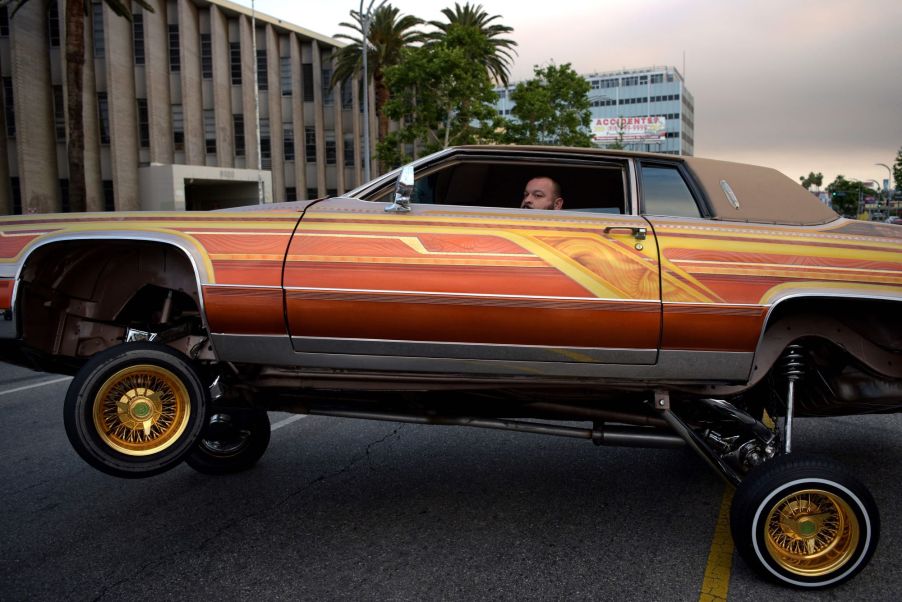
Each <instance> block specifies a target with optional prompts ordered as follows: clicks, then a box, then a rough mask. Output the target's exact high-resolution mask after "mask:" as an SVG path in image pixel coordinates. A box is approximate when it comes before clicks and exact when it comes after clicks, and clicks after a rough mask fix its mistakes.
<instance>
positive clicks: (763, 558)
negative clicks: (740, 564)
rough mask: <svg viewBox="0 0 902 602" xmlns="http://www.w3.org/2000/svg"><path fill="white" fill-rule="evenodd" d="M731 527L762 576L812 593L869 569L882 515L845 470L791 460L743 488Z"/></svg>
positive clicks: (766, 468) (765, 469) (757, 474)
mask: <svg viewBox="0 0 902 602" xmlns="http://www.w3.org/2000/svg"><path fill="white" fill-rule="evenodd" d="M730 528H731V531H732V533H733V541H734V542H735V544H736V549H737V551H738V552H739V555H740V556H742V558H743V560H745V562H746V563H747V564H748V565H749V566H751V567H752V568H753V569H755V570H756V571H757V572H758V573H760V574H761V575H763V576H764V577H766V578H769V579H771V580H775V581H777V582H780V583H782V584H784V585H790V586H794V587H798V588H802V589H812V590H813V589H821V588H826V587H833V586H836V585H839V584H840V583H843V582H845V581H848V580H849V579H851V578H852V577H854V576H855V575H856V574H857V573H858V572H859V571H861V570H862V569H863V568H864V567H865V565H867V563H868V561H869V560H870V558H871V556H872V555H873V553H874V549H875V548H876V547H877V540H878V538H879V535H880V517H879V515H878V512H877V505H876V504H875V503H874V499H873V498H872V497H871V494H870V492H869V491H868V490H867V488H865V486H864V485H862V484H861V483H860V482H859V481H858V479H856V478H855V477H854V476H853V475H852V474H851V473H850V472H849V471H847V470H846V469H845V468H843V467H842V466H840V465H838V464H837V463H836V462H833V461H832V460H828V459H826V458H818V457H812V456H805V455H799V454H790V455H786V456H780V457H778V458H775V459H774V460H771V461H769V462H766V463H765V464H764V465H762V466H760V467H759V468H757V469H755V470H754V471H752V472H751V473H750V474H749V476H748V477H747V478H746V479H745V480H744V481H743V482H742V483H741V484H740V485H739V487H738V488H737V490H736V494H735V496H734V497H733V505H732V507H731V509H730Z"/></svg>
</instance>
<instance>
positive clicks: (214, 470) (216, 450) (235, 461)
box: [186, 409, 271, 475]
mask: <svg viewBox="0 0 902 602" xmlns="http://www.w3.org/2000/svg"><path fill="white" fill-rule="evenodd" d="M270 431H271V428H270V425H269V414H267V413H266V411H265V410H250V409H242V410H222V411H220V412H216V413H214V414H213V415H212V416H210V418H209V419H208V420H207V427H206V429H205V430H204V433H203V434H202V435H201V439H200V441H198V442H197V446H196V447H195V448H194V449H193V450H192V451H191V454H190V455H189V456H188V458H187V460H186V462H187V463H188V466H190V467H191V468H193V469H194V470H196V471H197V472H200V473H203V474H213V475H220V474H230V473H234V472H241V471H242V470H248V469H249V468H252V467H253V466H254V464H256V463H257V460H259V459H260V458H261V457H262V456H263V453H264V452H265V451H266V448H267V447H268V446H269V438H270Z"/></svg>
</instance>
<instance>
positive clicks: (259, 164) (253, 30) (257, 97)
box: [251, 0, 263, 205]
mask: <svg viewBox="0 0 902 602" xmlns="http://www.w3.org/2000/svg"><path fill="white" fill-rule="evenodd" d="M251 53H252V54H253V55H254V56H253V64H254V129H255V131H256V133H257V203H258V204H260V205H262V204H263V151H262V149H261V148H260V90H259V86H258V85H257V62H258V61H257V11H256V6H255V0H251Z"/></svg>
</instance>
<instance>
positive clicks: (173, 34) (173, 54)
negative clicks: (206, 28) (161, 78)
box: [169, 25, 182, 73]
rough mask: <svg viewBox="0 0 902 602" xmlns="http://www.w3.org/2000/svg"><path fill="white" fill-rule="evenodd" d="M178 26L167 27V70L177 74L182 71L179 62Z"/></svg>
mask: <svg viewBox="0 0 902 602" xmlns="http://www.w3.org/2000/svg"><path fill="white" fill-rule="evenodd" d="M179 43H180V41H179V26H178V25H170V26H169V70H170V71H172V72H173V73H178V72H179V71H181V70H182V65H181V62H180V61H179Z"/></svg>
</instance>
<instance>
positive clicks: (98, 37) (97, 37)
mask: <svg viewBox="0 0 902 602" xmlns="http://www.w3.org/2000/svg"><path fill="white" fill-rule="evenodd" d="M91 11H92V12H91V33H92V35H93V42H94V58H95V59H102V58H103V57H104V55H105V54H106V46H105V44H104V42H105V40H104V39H103V4H101V3H100V2H95V3H94V4H92V5H91Z"/></svg>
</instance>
